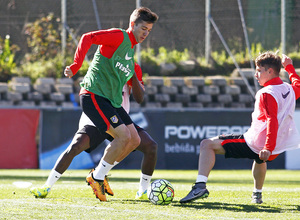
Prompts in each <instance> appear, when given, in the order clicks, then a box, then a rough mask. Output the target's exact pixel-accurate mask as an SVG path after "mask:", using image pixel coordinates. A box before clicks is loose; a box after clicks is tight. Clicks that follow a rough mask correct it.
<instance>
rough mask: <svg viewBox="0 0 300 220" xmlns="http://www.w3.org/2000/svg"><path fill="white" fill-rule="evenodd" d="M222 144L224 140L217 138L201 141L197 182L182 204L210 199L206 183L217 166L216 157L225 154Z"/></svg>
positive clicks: (182, 200)
mask: <svg viewBox="0 0 300 220" xmlns="http://www.w3.org/2000/svg"><path fill="white" fill-rule="evenodd" d="M221 142H222V140H219V139H218V138H217V137H215V138H212V139H205V140H203V141H201V143H200V154H199V162H198V176H197V180H196V183H195V184H194V185H193V187H192V190H191V191H190V192H189V193H188V194H187V196H186V197H184V198H183V199H181V200H180V202H181V203H188V202H192V201H194V200H196V199H202V198H206V197H208V195H209V192H208V190H207V189H206V181H207V178H208V175H209V173H210V171H211V170H212V168H213V167H214V165H215V160H216V159H215V156H216V154H225V150H224V148H223V147H222V145H221Z"/></svg>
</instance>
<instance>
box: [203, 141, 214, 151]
mask: <svg viewBox="0 0 300 220" xmlns="http://www.w3.org/2000/svg"><path fill="white" fill-rule="evenodd" d="M212 147H213V142H212V141H211V140H210V139H204V140H202V141H201V143H200V153H201V152H203V151H206V150H209V149H212Z"/></svg>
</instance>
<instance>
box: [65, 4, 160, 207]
mask: <svg viewBox="0 0 300 220" xmlns="http://www.w3.org/2000/svg"><path fill="white" fill-rule="evenodd" d="M157 19H158V16H157V15H156V14H155V13H154V12H152V11H151V10H150V9H149V8H146V7H140V8H137V9H135V10H134V11H133V12H132V14H131V16H130V20H129V28H128V29H127V30H126V31H125V30H122V29H116V28H113V29H109V30H99V31H95V32H89V33H86V34H84V35H83V36H82V37H81V39H80V42H79V44H78V46H77V49H76V53H75V56H74V62H73V64H71V65H70V66H67V67H66V68H65V71H64V74H65V76H67V77H72V76H73V75H74V74H76V72H77V71H78V70H79V69H80V67H81V65H82V62H83V60H84V57H85V55H86V53H87V51H88V50H89V48H90V47H91V45H92V44H97V45H99V47H98V49H97V50H96V53H95V54H94V58H93V61H92V62H91V65H90V67H89V69H88V71H87V73H86V75H85V76H84V78H83V81H82V82H81V83H80V86H81V90H80V105H81V107H82V110H83V112H84V113H85V114H86V115H87V116H88V117H89V118H90V119H91V121H92V122H93V123H94V124H95V125H96V127H97V128H98V129H99V130H100V131H101V132H106V133H108V134H109V135H110V136H112V137H113V138H114V140H113V141H112V142H111V145H110V146H108V148H107V150H106V153H105V155H104V156H103V157H102V159H101V161H100V163H99V166H97V168H96V169H95V170H94V171H93V172H92V173H90V174H89V175H88V176H87V178H86V180H87V182H88V183H89V185H90V186H91V187H92V189H93V191H94V193H95V195H96V197H97V198H99V199H100V200H101V201H106V196H105V192H104V191H105V189H104V183H103V182H104V178H105V176H106V175H107V173H108V172H109V171H110V170H111V168H112V167H113V166H114V163H115V161H116V160H117V159H119V158H120V157H121V156H122V157H126V156H127V155H128V154H129V153H130V152H131V151H132V150H134V149H135V148H136V147H138V146H139V144H140V137H139V135H138V132H137V130H136V128H135V126H134V125H133V123H132V121H131V119H130V117H129V115H128V114H127V112H126V111H125V110H124V109H123V108H122V106H121V104H122V89H123V87H124V85H125V84H126V83H127V81H128V80H129V79H130V78H131V77H132V76H133V74H134V49H135V45H136V44H138V43H142V42H143V41H144V40H145V39H146V38H147V36H148V35H149V33H150V31H151V30H152V27H153V24H154V23H155V22H156V21H157Z"/></svg>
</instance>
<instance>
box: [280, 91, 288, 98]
mask: <svg viewBox="0 0 300 220" xmlns="http://www.w3.org/2000/svg"><path fill="white" fill-rule="evenodd" d="M289 94H290V90H289V91H288V92H287V93H285V94H283V93H281V95H282V98H284V99H286V97H288V95H289Z"/></svg>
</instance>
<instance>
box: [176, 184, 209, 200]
mask: <svg viewBox="0 0 300 220" xmlns="http://www.w3.org/2000/svg"><path fill="white" fill-rule="evenodd" d="M208 195H209V192H208V190H207V189H206V184H205V183H202V182H201V183H195V184H194V185H193V187H192V190H191V191H190V192H189V194H187V196H186V197H184V198H183V199H181V200H180V201H179V202H180V203H188V202H192V201H194V200H196V199H204V198H207V197H208Z"/></svg>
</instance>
